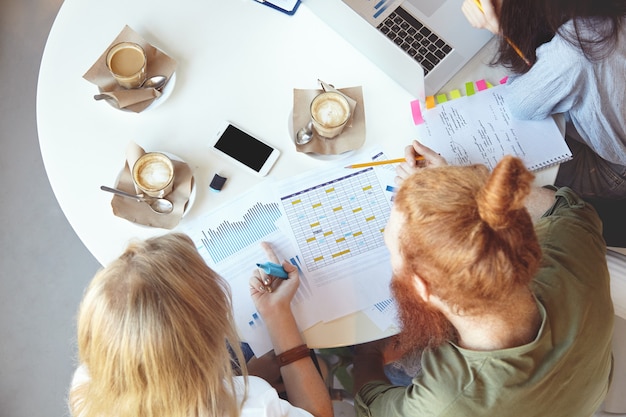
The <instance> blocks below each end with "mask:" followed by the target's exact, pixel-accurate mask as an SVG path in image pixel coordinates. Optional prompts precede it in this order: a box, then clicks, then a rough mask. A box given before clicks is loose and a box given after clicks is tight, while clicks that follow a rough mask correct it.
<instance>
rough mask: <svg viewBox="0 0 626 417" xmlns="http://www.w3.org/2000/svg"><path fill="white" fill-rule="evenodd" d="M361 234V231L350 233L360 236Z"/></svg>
mask: <svg viewBox="0 0 626 417" xmlns="http://www.w3.org/2000/svg"><path fill="white" fill-rule="evenodd" d="M362 234H363V232H356V233H352V236H361V235H362Z"/></svg>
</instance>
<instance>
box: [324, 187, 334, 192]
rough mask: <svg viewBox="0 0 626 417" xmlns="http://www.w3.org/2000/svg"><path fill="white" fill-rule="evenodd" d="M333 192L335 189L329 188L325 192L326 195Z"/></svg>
mask: <svg viewBox="0 0 626 417" xmlns="http://www.w3.org/2000/svg"><path fill="white" fill-rule="evenodd" d="M333 191H335V188H334V187H333V188H329V189H328V190H326V192H327V193H332V192H333Z"/></svg>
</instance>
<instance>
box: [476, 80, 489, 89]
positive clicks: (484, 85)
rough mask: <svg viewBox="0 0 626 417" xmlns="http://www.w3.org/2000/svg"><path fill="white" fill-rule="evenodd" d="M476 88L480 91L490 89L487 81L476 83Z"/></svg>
mask: <svg viewBox="0 0 626 417" xmlns="http://www.w3.org/2000/svg"><path fill="white" fill-rule="evenodd" d="M476 88H477V89H478V91H483V90H486V89H487V88H488V87H487V82H486V81H485V80H478V81H476Z"/></svg>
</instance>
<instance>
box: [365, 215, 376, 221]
mask: <svg viewBox="0 0 626 417" xmlns="http://www.w3.org/2000/svg"><path fill="white" fill-rule="evenodd" d="M375 218H376V216H370V217H366V218H365V221H366V222H370V221H372V220H374V219H375Z"/></svg>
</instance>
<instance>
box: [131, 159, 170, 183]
mask: <svg viewBox="0 0 626 417" xmlns="http://www.w3.org/2000/svg"><path fill="white" fill-rule="evenodd" d="M170 176H171V171H170V167H169V165H167V164H166V163H165V162H163V161H152V162H151V163H149V164H144V165H143V166H142V167H141V169H140V170H139V172H138V173H137V179H138V180H139V182H140V183H141V185H142V186H144V187H145V188H150V189H153V190H160V189H162V188H163V187H165V186H166V185H167V184H168V183H169V182H170Z"/></svg>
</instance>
